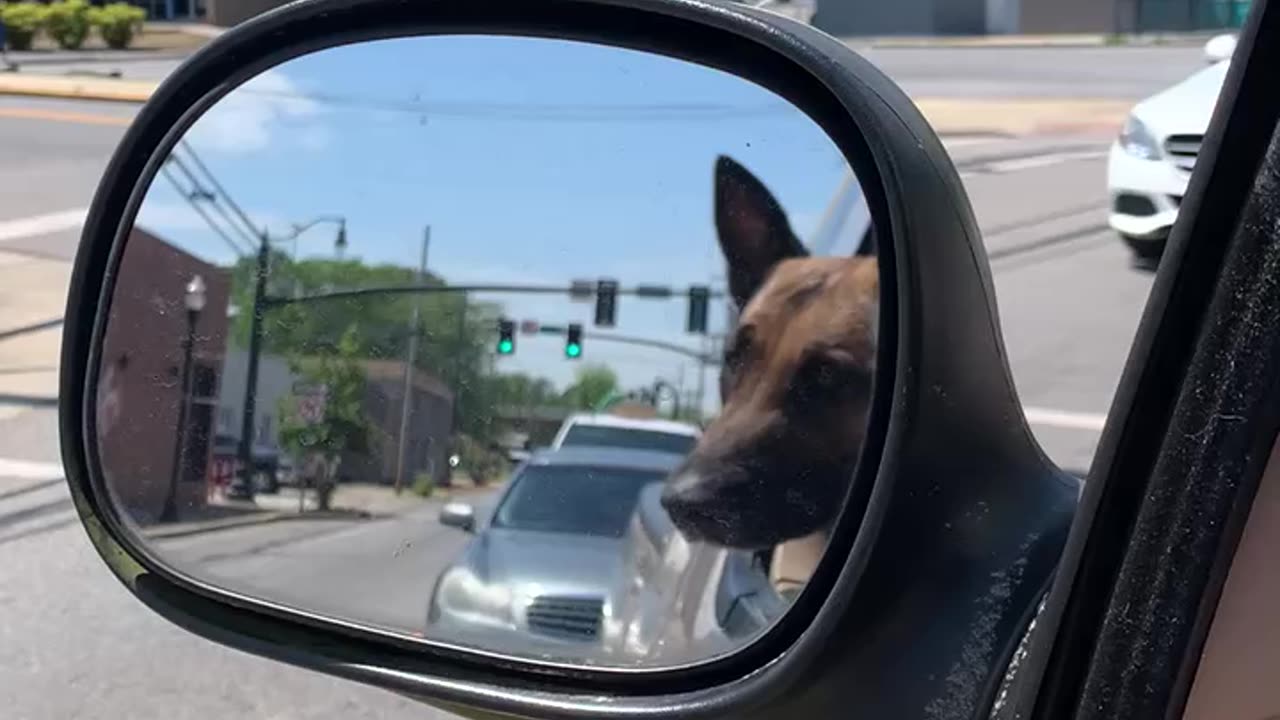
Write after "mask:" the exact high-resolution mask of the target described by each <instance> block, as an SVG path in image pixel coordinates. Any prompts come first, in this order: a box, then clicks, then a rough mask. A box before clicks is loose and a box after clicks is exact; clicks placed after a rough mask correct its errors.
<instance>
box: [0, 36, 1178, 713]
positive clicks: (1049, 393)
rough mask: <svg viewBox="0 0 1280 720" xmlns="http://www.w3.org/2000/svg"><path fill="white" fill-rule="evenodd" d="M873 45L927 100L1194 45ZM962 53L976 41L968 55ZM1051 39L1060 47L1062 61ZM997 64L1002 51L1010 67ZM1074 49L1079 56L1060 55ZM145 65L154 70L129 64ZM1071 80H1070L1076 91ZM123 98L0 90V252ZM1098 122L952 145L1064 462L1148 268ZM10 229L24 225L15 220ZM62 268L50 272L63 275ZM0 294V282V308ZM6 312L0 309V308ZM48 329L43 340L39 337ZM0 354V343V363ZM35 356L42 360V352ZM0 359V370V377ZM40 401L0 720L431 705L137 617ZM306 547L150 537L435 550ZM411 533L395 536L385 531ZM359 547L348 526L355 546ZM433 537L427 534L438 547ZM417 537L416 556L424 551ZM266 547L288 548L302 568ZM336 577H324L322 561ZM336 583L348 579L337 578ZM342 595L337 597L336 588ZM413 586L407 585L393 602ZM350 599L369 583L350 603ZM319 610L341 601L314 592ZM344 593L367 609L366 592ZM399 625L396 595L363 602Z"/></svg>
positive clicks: (10, 441) (287, 580) (345, 535)
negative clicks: (1116, 231)
mask: <svg viewBox="0 0 1280 720" xmlns="http://www.w3.org/2000/svg"><path fill="white" fill-rule="evenodd" d="M1012 52H1014V51H1011V50H1000V51H995V50H992V51H981V52H979V51H969V50H962V51H941V50H905V49H904V50H892V51H890V50H873V51H871V53H870V56H871V57H872V59H873V61H875V62H877V63H880V64H881V65H882V66H883V67H885V68H886V70H888V71H889V73H890V74H891V75H892V76H894V77H895V78H897V79H899V81H900V82H903V83H904V85H906V86H907V88H908V90H909V91H912V92H916V93H929V94H937V95H948V94H956V95H980V96H1017V95H1019V94H1022V95H1025V94H1028V93H1034V94H1037V95H1058V96H1067V95H1069V94H1071V93H1076V94H1079V93H1080V92H1081V87H1082V86H1085V87H1087V88H1088V91H1089V93H1090V94H1091V96H1096V95H1103V96H1113V97H1126V98H1131V99H1137V98H1138V97H1140V96H1142V95H1145V94H1148V93H1150V92H1152V91H1154V90H1156V89H1158V88H1159V87H1161V86H1163V85H1165V84H1168V82H1172V81H1173V80H1176V79H1178V77H1180V76H1182V75H1184V74H1185V73H1186V72H1187V71H1188V70H1189V69H1193V68H1194V67H1195V66H1196V63H1197V62H1198V50H1195V49H1175V50H1170V49H1166V48H1149V49H1129V48H1116V49H1095V50H1088V51H1082V50H1054V51H1048V50H1045V51H1040V54H1038V55H1037V54H1036V53H1034V52H1030V51H1026V52H1025V53H1022V54H1019V55H1016V56H1015V55H1011V54H1009V53H1012ZM969 53H975V54H969ZM1062 53H1073V54H1072V55H1071V56H1070V57H1066V56H1064V55H1062ZM1014 59H1016V62H1012V60H1014ZM1077 60H1078V61H1077ZM147 70H148V72H151V71H152V70H154V68H150V67H148V68H147ZM1084 81H1087V83H1085V82H1084ZM133 111H134V109H133V108H130V107H128V106H122V105H101V104H92V103H75V102H64V101H38V100H35V99H14V98H0V186H2V187H4V188H5V189H6V190H5V193H3V194H2V195H0V258H3V257H17V258H28V257H37V258H40V259H42V260H47V261H48V262H50V263H57V262H62V263H63V264H64V265H65V262H64V261H65V260H66V259H68V258H70V257H71V256H72V254H73V253H74V251H75V248H76V242H77V237H78V230H77V227H78V224H79V222H78V220H76V216H75V213H76V212H83V209H84V208H85V207H86V206H87V204H88V202H89V199H90V195H91V192H92V189H93V187H94V185H95V183H96V180H97V176H98V174H99V173H100V172H101V170H102V168H103V167H104V166H105V164H106V162H107V159H108V157H109V155H110V153H111V151H112V148H113V145H114V143H115V142H116V140H117V139H118V138H119V136H120V134H121V132H122V125H121V123H122V122H124V121H125V120H127V118H128V117H129V115H130V114H131V113H132V112H133ZM1109 140H1110V138H1108V137H1103V136H1077V137H1037V138H1027V139H1019V140H999V139H993V140H989V141H982V142H976V143H975V142H967V143H953V144H952V151H953V156H954V159H955V161H956V163H957V165H958V167H959V168H960V169H961V171H962V176H963V177H964V180H965V184H966V187H967V189H968V191H969V193H970V196H971V199H972V201H973V204H974V207H975V211H976V213H977V217H978V219H979V221H980V224H981V226H982V227H983V230H984V234H985V239H986V242H987V243H988V248H989V251H990V253H991V256H992V271H993V276H994V282H995V289H996V293H997V300H998V302H999V307H1000V313H1001V322H1002V324H1003V329H1004V333H1005V338H1006V343H1007V347H1008V353H1009V358H1010V363H1011V366H1012V372H1013V375H1014V378H1015V381H1016V383H1017V386H1018V390H1019V393H1020V395H1021V397H1022V399H1023V401H1024V403H1025V405H1026V406H1027V407H1028V413H1029V415H1030V416H1031V417H1032V420H1033V421H1034V430H1035V432H1036V436H1037V438H1038V439H1039V440H1040V441H1041V443H1042V444H1043V445H1044V447H1045V448H1046V451H1047V452H1048V453H1049V454H1050V456H1051V457H1053V458H1054V459H1055V460H1056V461H1057V462H1059V463H1060V464H1061V465H1063V466H1064V467H1068V468H1071V469H1076V470H1083V469H1085V468H1087V466H1088V463H1089V461H1090V458H1091V457H1092V453H1093V449H1094V447H1095V445H1096V443H1097V439H1098V434H1099V431H1100V429H1101V421H1102V418H1103V415H1104V414H1105V412H1106V411H1107V409H1108V406H1109V403H1110V398H1111V396H1112V394H1113V392H1114V389H1115V386H1116V382H1117V380H1118V378H1119V375H1120V371H1121V368H1122V366H1123V363H1124V361H1125V358H1126V354H1127V352H1128V347H1129V343H1130V341H1131V339H1132V337H1133V334H1134V330H1135V328H1136V326H1137V322H1138V318H1139V316H1140V314H1141V312H1142V308H1143V303H1144V302H1145V298H1146V295H1147V293H1148V291H1149V289H1150V285H1151V276H1150V275H1149V274H1148V273H1146V272H1143V271H1139V270H1136V269H1134V268H1132V267H1130V264H1129V260H1128V257H1127V255H1126V252H1125V250H1124V248H1123V247H1122V246H1121V244H1120V243H1119V242H1118V241H1117V240H1116V239H1115V238H1114V237H1113V236H1112V235H1111V233H1109V232H1108V231H1106V230H1105V229H1104V228H1103V222H1104V220H1105V193H1104V188H1103V178H1104V159H1103V156H1102V154H1103V153H1104V152H1105V149H1106V146H1107V143H1108V142H1109ZM24 223H25V224H24ZM63 282H65V280H64V281H63ZM3 302H5V300H4V299H3V291H2V290H0V303H3ZM6 312H7V310H5V309H4V306H3V305H0V316H4V314H5V313H6ZM53 332H56V330H55V331H53ZM0 357H3V356H2V355H0ZM51 361H53V362H56V359H53V360H51ZM5 372H8V370H7V369H6V368H0V377H2V376H3V374H4V373H5ZM58 472H59V466H58V452H57V430H56V422H55V415H54V412H53V410H52V409H50V408H47V407H28V406H23V405H19V404H14V403H8V404H6V403H4V402H3V401H0V678H3V680H0V707H4V708H5V710H4V713H3V714H4V716H5V717H9V718H16V719H28V718H29V719H32V720H44V719H46V718H58V719H61V718H99V717H128V718H136V719H146V718H165V719H170V718H171V719H174V720H181V719H185V718H227V717H245V718H316V719H320V718H335V719H336V718H342V719H343V720H350V719H352V718H410V717H412V718H423V717H427V718H431V717H440V718H443V717H449V716H447V715H445V714H443V713H434V714H433V711H431V710H429V709H426V708H424V707H423V706H421V705H418V704H417V703H413V702H410V701H407V700H403V699H401V698H399V697H397V696H394V695H391V694H389V693H385V692H382V691H378V690H374V689H370V688H365V687H362V686H358V685H354V684H352V683H348V682H345V681H339V680H334V679H330V678H327V677H322V676H320V675H316V674H312V673H309V672H305V671H301V670H295V669H291V668H286V667H283V666H279V665H276V664H274V663H270V662H268V661H265V660H260V659H257V658H254V657H250V656H247V655H244V654H241V653H238V652H233V651H231V650H227V649H224V648H221V647H218V646H216V645H213V644H210V643H207V642H205V641H203V640H200V639H198V638H195V637H193V636H191V635H188V634H186V633H185V632H183V631H181V630H178V629H177V628H175V627H173V626H171V625H169V624H167V623H166V622H164V621H162V620H160V619H159V618H157V617H155V616H153V615H152V614H151V613H150V612H148V611H146V610H145V609H144V608H142V606H141V605H139V604H138V603H137V602H136V601H135V600H133V599H132V598H131V597H129V596H128V594H127V593H126V592H125V590H124V589H123V588H122V587H120V586H119V585H118V584H117V583H116V582H115V581H114V580H113V579H112V578H111V577H110V575H109V573H108V571H107V570H106V569H105V568H104V567H103V566H102V564H101V563H100V561H99V560H98V559H97V558H96V557H95V556H94V554H93V551H92V549H91V547H90V545H89V544H88V542H87V541H86V539H85V536H84V532H83V531H82V530H81V529H80V527H79V526H78V524H77V523H76V520H75V517H74V513H73V511H72V508H71V505H70V500H69V498H68V497H67V494H66V491H65V490H64V489H63V487H62V485H61V483H60V482H59V481H58V480H57V477H58ZM296 530H305V531H306V532H307V533H310V532H311V531H314V532H315V533H316V534H315V535H314V536H312V537H310V540H314V541H315V542H307V543H305V544H301V543H290V542H283V543H281V542H279V540H280V538H279V537H277V536H276V535H274V534H275V533H278V532H281V531H282V530H281V528H278V527H277V528H272V527H271V526H264V527H262V528H260V529H258V530H253V531H240V532H239V533H238V534H235V535H233V536H228V537H230V538H232V539H230V540H227V541H226V542H223V543H220V546H221V547H220V549H219V550H218V551H217V552H216V553H215V556H213V557H208V556H206V553H205V551H204V550H202V549H201V548H202V547H203V548H207V547H208V546H209V545H208V543H207V542H204V543H201V542H197V541H195V540H185V541H171V542H170V543H169V549H170V551H171V552H173V553H175V554H176V555H183V554H184V553H185V555H183V556H184V557H185V558H187V560H188V561H190V562H197V563H205V564H207V565H208V566H209V567H211V568H215V569H217V570H219V571H222V572H231V573H233V574H235V575H236V576H237V577H241V578H246V577H248V578H252V579H253V581H254V582H257V583H264V582H266V583H270V584H271V585H270V587H272V588H275V589H277V590H279V589H280V588H282V587H289V588H291V589H292V590H293V591H295V592H301V593H303V594H305V595H306V596H307V597H309V598H312V602H314V598H315V597H317V596H318V595H319V594H320V591H322V590H325V589H329V590H332V587H333V586H332V585H331V584H329V585H323V587H322V586H321V585H317V584H316V583H324V582H328V581H327V580H325V579H324V577H325V576H326V575H327V574H330V573H326V572H325V570H324V568H332V567H334V563H339V562H340V560H341V557H342V553H343V552H344V551H348V550H350V549H351V546H350V545H349V543H350V542H351V538H352V537H353V533H354V534H355V535H357V536H361V537H365V538H366V539H367V541H368V542H377V543H380V544H379V547H388V546H398V547H404V551H403V552H402V556H401V557H394V556H393V557H391V558H389V559H388V561H387V562H386V563H385V564H384V565H381V566H377V567H359V568H354V569H353V568H352V565H351V564H350V563H346V564H343V565H342V567H344V568H345V570H343V571H342V572H346V573H350V572H358V573H361V581H362V582H368V583H370V584H372V585H373V586H377V583H378V582H380V581H382V579H383V578H385V577H386V573H391V572H396V571H397V569H398V567H399V565H400V564H401V563H402V562H403V563H405V564H408V563H411V562H421V563H429V562H438V560H439V558H440V557H442V556H443V553H444V552H447V549H446V546H445V544H443V543H450V542H453V543H456V542H458V541H459V538H458V537H457V536H456V535H448V534H444V531H443V529H441V528H439V527H438V526H436V525H434V520H432V519H431V518H430V517H418V516H407V517H404V518H401V519H399V520H394V521H384V522H383V524H381V525H379V526H377V527H376V529H373V530H372V531H370V528H367V527H362V528H354V527H347V526H343V525H340V524H329V525H325V526H323V527H322V526H319V525H317V526H314V527H312V526H306V525H300V526H296V527H294V528H291V529H290V530H289V531H290V532H293V531H296ZM405 540H408V541H410V544H409V545H408V546H404V544H403V541H405ZM362 542H363V540H362ZM437 543H441V544H437ZM428 548H430V549H428ZM283 559H289V560H302V559H305V561H306V565H305V568H306V569H307V570H313V572H289V573H287V574H279V573H282V568H286V567H297V568H301V567H302V564H301V563H300V562H294V563H292V565H291V564H290V563H288V562H284V561H283ZM333 572H338V571H333ZM349 587H352V588H354V587H355V584H354V583H353V584H351V585H350V586H349ZM349 592H356V591H355V590H350V591H349ZM420 592H422V593H424V592H425V591H424V590H423V589H422V588H417V589H416V590H415V591H413V592H412V593H406V596H408V595H414V594H417V593H420ZM367 597H372V595H371V594H370V595H368V596H367ZM329 599H330V600H332V601H333V602H354V601H355V600H353V599H352V597H350V596H349V595H348V596H341V595H336V594H335V595H333V596H331V597H330V598H329ZM362 607H364V608H365V609H366V610H367V611H369V612H373V610H371V609H369V606H368V604H367V603H366V604H365V605H364V606H362ZM380 611H381V612H384V613H385V614H386V617H385V618H384V619H385V621H386V622H388V623H391V624H395V623H399V622H401V621H403V622H411V621H410V620H409V618H410V617H417V616H416V615H415V613H417V612H419V609H418V607H417V604H416V602H409V601H407V600H406V601H404V602H403V603H401V604H399V605H392V606H388V607H385V608H382V609H381V610H380Z"/></svg>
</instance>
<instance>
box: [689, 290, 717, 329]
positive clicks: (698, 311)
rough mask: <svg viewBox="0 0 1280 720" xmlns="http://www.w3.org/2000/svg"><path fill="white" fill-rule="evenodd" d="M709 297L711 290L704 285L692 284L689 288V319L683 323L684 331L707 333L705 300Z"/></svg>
mask: <svg viewBox="0 0 1280 720" xmlns="http://www.w3.org/2000/svg"><path fill="white" fill-rule="evenodd" d="M710 298H711V290H710V289H708V288H707V287H706V286H705V285H694V286H693V287H691V288H689V319H688V321H687V322H686V323H685V330H686V332H691V333H701V334H703V335H706V334H707V301H708V300H709V299H710Z"/></svg>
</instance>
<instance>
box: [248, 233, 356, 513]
mask: <svg viewBox="0 0 1280 720" xmlns="http://www.w3.org/2000/svg"><path fill="white" fill-rule="evenodd" d="M320 223H334V224H336V225H337V226H338V234H337V236H336V237H335V238H334V241H333V247H334V252H335V254H336V255H337V256H338V257H342V253H343V251H344V250H346V248H347V219H346V218H345V217H342V216H341V215H321V216H319V217H316V218H313V219H311V220H309V221H307V222H305V223H298V224H295V225H294V226H293V229H292V231H291V232H290V233H289V234H288V235H285V236H284V237H282V238H272V237H271V236H270V235H269V234H268V233H267V231H266V230H265V229H264V230H263V231H262V232H261V233H259V235H258V258H257V264H256V266H255V269H254V279H253V314H252V315H250V316H249V348H248V358H247V361H246V363H245V373H244V374H245V381H244V409H243V412H242V415H241V418H240V443H239V447H238V448H237V452H236V455H237V458H238V461H239V462H238V463H237V464H238V465H239V469H238V470H237V472H236V477H235V480H233V481H232V483H231V486H230V487H229V488H227V494H228V495H230V496H232V497H239V498H245V499H247V500H252V499H253V494H254V488H253V475H254V470H255V467H254V462H253V435H254V432H253V426H254V413H255V412H256V411H257V397H258V356H259V355H260V354H261V353H262V315H263V312H264V311H265V309H266V303H265V300H266V290H267V273H268V272H270V269H271V245H272V244H273V243H276V242H292V241H294V240H297V239H298V236H299V235H301V234H302V233H304V232H306V231H307V230H309V229H311V228H312V227H314V226H316V225H318V224H320ZM294 255H295V257H296V255H297V251H296V250H295V251H294Z"/></svg>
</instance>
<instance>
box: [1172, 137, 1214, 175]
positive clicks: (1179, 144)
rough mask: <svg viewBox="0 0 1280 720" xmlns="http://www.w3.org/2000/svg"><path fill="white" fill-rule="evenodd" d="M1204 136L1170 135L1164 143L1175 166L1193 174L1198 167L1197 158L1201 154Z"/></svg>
mask: <svg viewBox="0 0 1280 720" xmlns="http://www.w3.org/2000/svg"><path fill="white" fill-rule="evenodd" d="M1202 142H1204V136H1203V135H1170V136H1169V138H1168V139H1167V140H1165V141H1164V151H1165V152H1166V153H1168V154H1169V157H1170V159H1172V160H1173V164H1174V165H1177V166H1178V168H1180V169H1182V170H1186V171H1187V172H1191V171H1192V170H1194V169H1195V166H1196V156H1197V155H1199V154H1200V143H1202Z"/></svg>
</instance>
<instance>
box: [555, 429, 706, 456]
mask: <svg viewBox="0 0 1280 720" xmlns="http://www.w3.org/2000/svg"><path fill="white" fill-rule="evenodd" d="M697 442H698V439H697V438H696V437H694V436H692V435H685V434H682V433H671V432H661V431H658V430H641V429H639V428H626V427H609V426H607V425H574V426H573V427H571V428H569V432H567V433H565V435H564V440H563V441H562V442H561V443H560V444H561V445H562V446H570V445H578V446H582V445H592V446H596V447H601V446H603V447H616V448H627V449H629V450H657V451H660V452H668V453H674V454H676V455H685V454H688V453H689V452H690V451H691V450H693V446H694V445H696V444H697Z"/></svg>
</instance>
